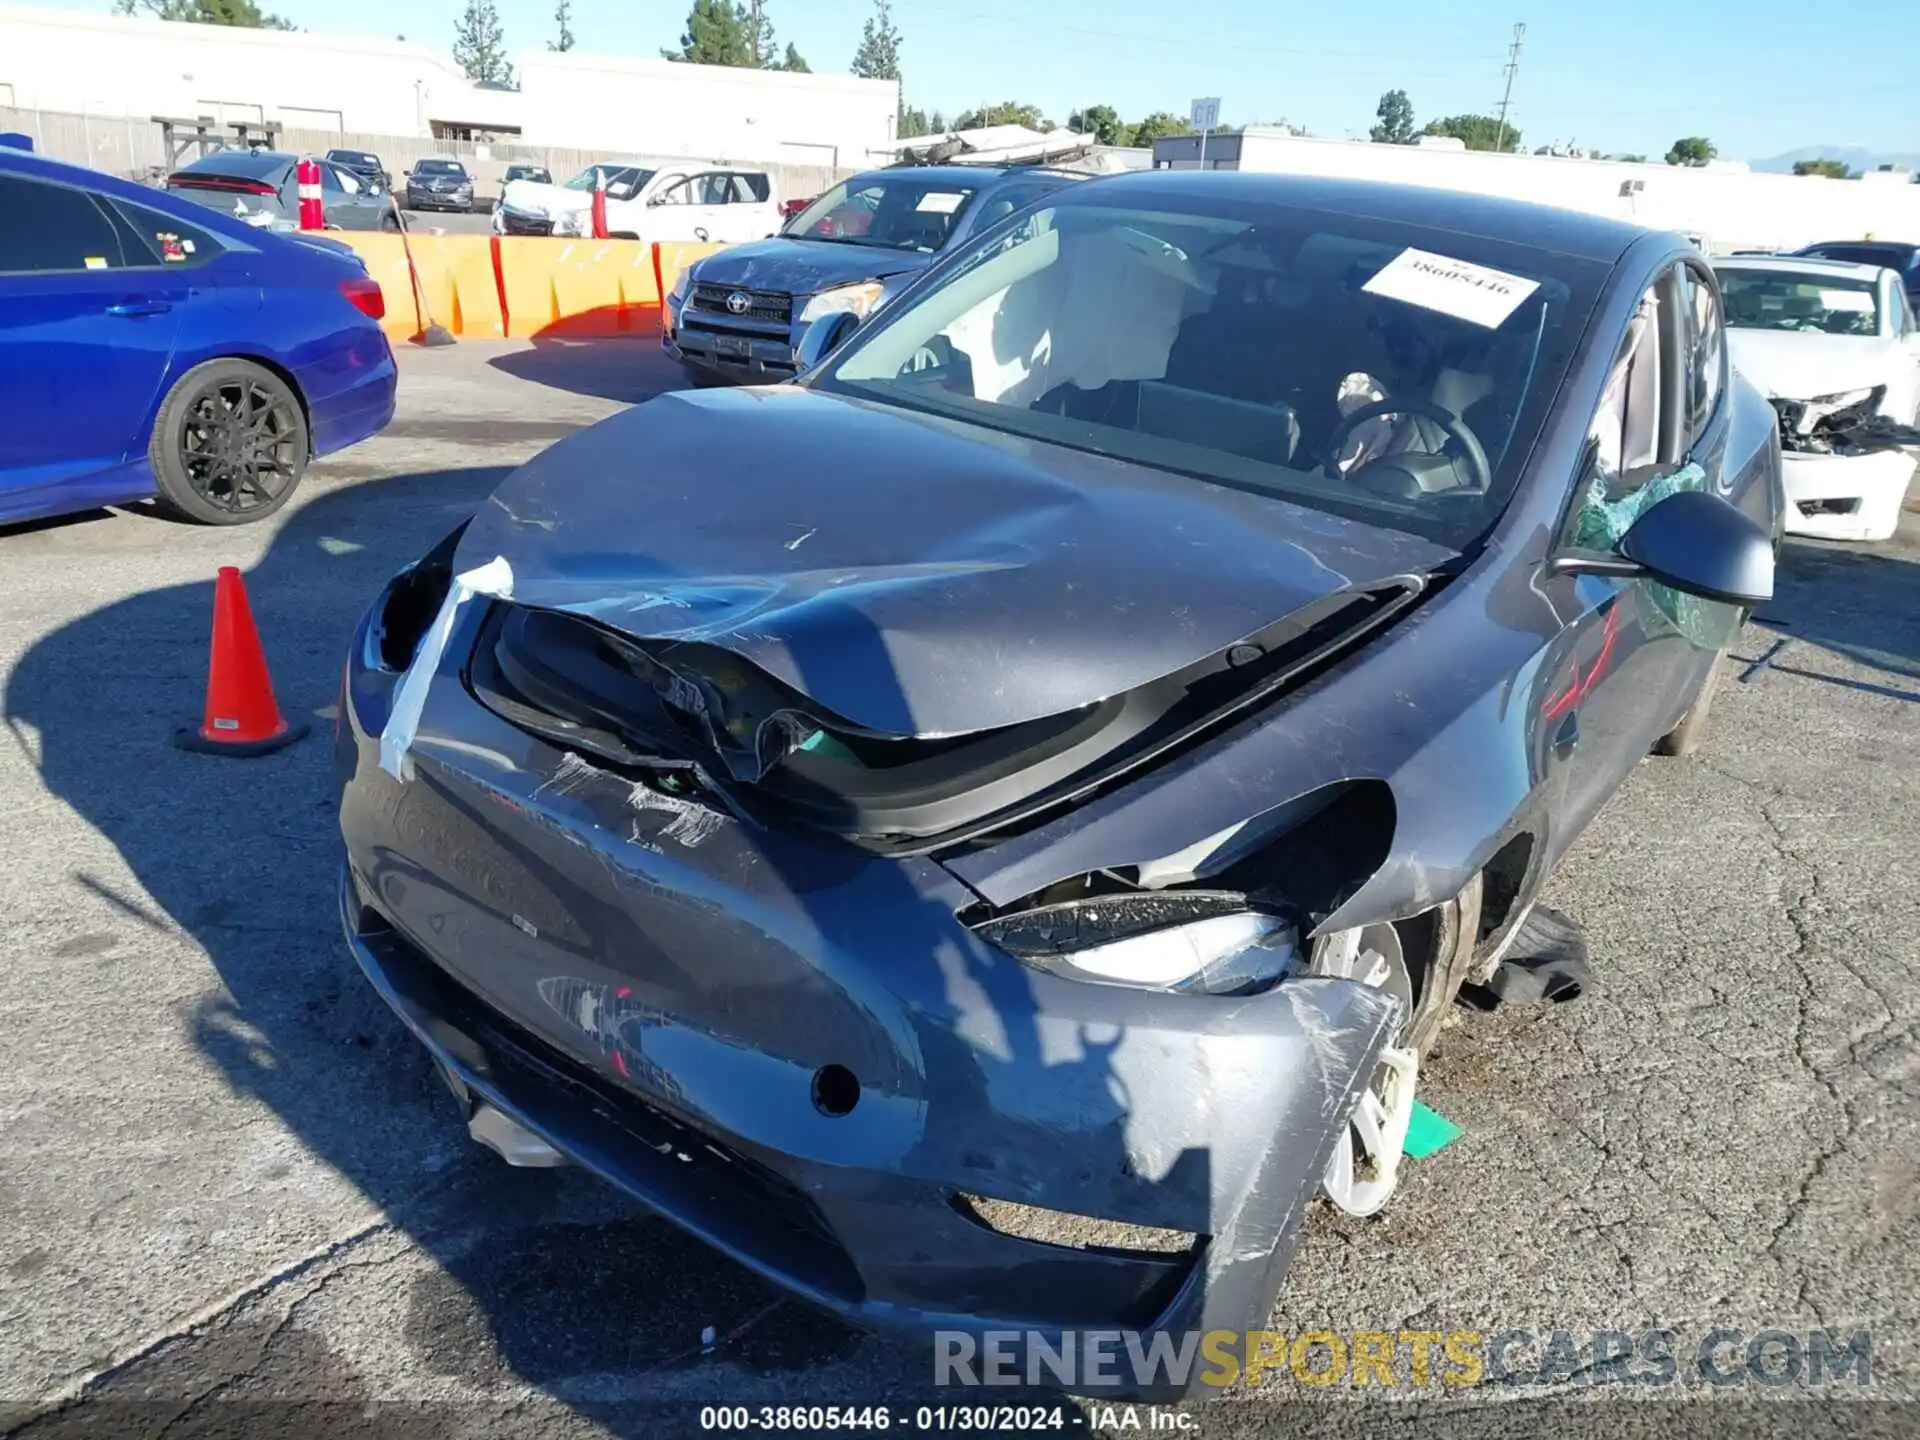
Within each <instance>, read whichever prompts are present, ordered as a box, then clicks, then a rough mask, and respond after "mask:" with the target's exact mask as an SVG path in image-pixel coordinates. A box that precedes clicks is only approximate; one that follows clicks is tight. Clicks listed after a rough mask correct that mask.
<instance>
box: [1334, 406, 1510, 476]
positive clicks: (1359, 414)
mask: <svg viewBox="0 0 1920 1440" xmlns="http://www.w3.org/2000/svg"><path fill="white" fill-rule="evenodd" d="M1383 415H1418V416H1419V417H1420V418H1421V419H1422V420H1431V421H1432V422H1433V423H1434V424H1436V425H1438V426H1439V427H1440V428H1441V429H1442V430H1444V431H1446V432H1447V444H1446V447H1445V448H1446V449H1448V450H1451V451H1457V452H1458V453H1459V455H1460V457H1461V458H1462V459H1464V460H1465V461H1466V462H1467V468H1468V469H1469V470H1471V471H1472V472H1473V481H1474V488H1475V489H1477V490H1481V491H1486V490H1491V489H1492V488H1493V466H1492V465H1490V464H1489V463H1488V462H1487V452H1486V450H1485V449H1484V448H1482V446H1481V444H1480V437H1479V436H1477V435H1475V434H1474V433H1473V431H1471V430H1469V429H1468V428H1467V422H1466V421H1464V420H1462V419H1461V418H1460V417H1459V416H1458V415H1456V414H1454V413H1453V411H1451V410H1449V409H1447V408H1446V407H1445V406H1444V405H1436V404H1434V403H1433V402H1432V401H1431V400H1376V401H1374V402H1373V403H1372V404H1371V405H1362V406H1361V407H1360V408H1359V409H1358V410H1355V411H1354V412H1353V413H1352V414H1351V415H1348V416H1347V417H1346V418H1345V419H1343V420H1342V421H1341V422H1340V423H1339V424H1338V425H1336V426H1334V427H1333V434H1332V435H1330V436H1328V437H1327V458H1326V463H1324V464H1323V465H1322V466H1321V467H1320V473H1321V474H1322V475H1325V476H1326V477H1327V479H1329V480H1342V479H1345V478H1346V477H1345V476H1343V475H1342V474H1341V473H1340V447H1341V446H1343V445H1345V444H1346V443H1347V440H1348V439H1349V437H1351V436H1352V434H1353V432H1354V431H1356V430H1358V429H1359V428H1360V427H1361V426H1362V425H1364V424H1366V423H1367V421H1369V420H1378V419H1379V418H1380V417H1381V416H1383ZM1382 458H1385V457H1382Z"/></svg>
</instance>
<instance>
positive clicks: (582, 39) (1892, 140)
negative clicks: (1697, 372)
mask: <svg viewBox="0 0 1920 1440" xmlns="http://www.w3.org/2000/svg"><path fill="white" fill-rule="evenodd" d="M63 3H67V4H70V5H73V6H75V7H76V8H82V9H104V8H106V0H63ZM464 3H465V0H264V3H263V8H265V9H268V10H271V11H274V12H277V13H280V14H284V15H286V16H287V17H288V18H290V19H292V20H293V21H295V22H296V23H297V24H299V25H301V26H302V27H304V28H306V29H310V30H333V31H347V32H353V33H360V34H366V35H374V36H379V37H381V38H388V39H390V38H392V37H393V36H394V35H395V34H404V35H405V36H406V37H407V38H408V39H410V40H415V41H422V42H427V43H434V44H450V43H451V40H452V35H453V24H454V19H455V17H456V16H457V14H458V13H459V11H460V9H461V8H462V7H463V5H464ZM497 3H498V5H499V9H500V13H501V18H502V20H503V21H504V23H505V26H506V32H507V41H508V43H509V45H510V46H512V47H514V48H516V49H517V48H521V47H529V46H537V45H541V44H544V43H545V42H546V41H547V40H549V39H551V38H552V36H553V34H554V26H553V19H552V14H553V6H554V0H497ZM765 4H766V8H767V11H768V14H769V15H770V16H771V18H772V19H773V21H774V26H775V30H776V33H777V34H778V36H779V38H780V40H781V41H782V42H785V41H788V40H791V41H793V42H794V43H795V44H796V45H797V46H798V47H799V49H800V51H801V53H802V54H803V55H804V56H805V57H806V58H807V61H808V63H809V64H811V65H812V66H813V68H814V69H816V70H844V69H845V68H846V66H847V64H848V62H849V61H850V60H851V59H852V57H853V51H854V47H855V45H856V44H857V43H858V41H859V36H860V26H861V22H862V21H863V20H864V19H865V17H866V16H867V14H869V13H870V11H871V0H765ZM893 11H894V20H895V23H896V25H897V26H898V27H899V29H900V32H901V36H902V40H903V42H904V44H903V50H902V70H903V72H904V77H905V88H906V95H907V103H909V104H912V105H918V106H921V107H923V108H927V109H934V108H938V109H941V110H944V111H946V112H948V113H949V114H952V113H953V112H955V111H957V110H961V109H966V108H971V107H974V106H977V105H980V104H983V103H986V102H989V101H998V100H1020V101H1030V102H1032V103H1034V104H1037V105H1039V106H1040V107H1041V109H1042V110H1043V111H1044V112H1046V113H1047V114H1048V115H1050V116H1052V117H1053V118H1054V119H1056V120H1064V119H1065V118H1066V116H1067V114H1068V112H1069V111H1071V110H1073V109H1076V108H1078V107H1079V106H1081V105H1086V104H1095V103H1105V104H1110V105H1113V106H1115V107H1116V108H1117V109H1118V110H1119V111H1120V112H1121V114H1122V115H1124V116H1126V117H1128V118H1137V117H1139V116H1140V115H1142V114H1144V113H1146V112H1148V111H1152V110H1172V111H1175V112H1176V113H1180V114H1185V113H1186V110H1187V105H1188V102H1189V101H1190V100H1191V99H1193V98H1194V97H1195V96H1200V95H1217V96H1219V97H1220V99H1221V118H1222V122H1223V123H1226V124H1237V123H1242V122H1247V121H1274V120H1280V119H1286V120H1291V121H1293V122H1295V123H1297V124H1302V125H1305V126H1306V127H1307V128H1308V129H1309V130H1311V131H1312V132H1313V133H1314V134H1316V135H1331V136H1341V135H1348V134H1354V133H1364V132H1365V130H1366V128H1367V127H1368V126H1369V125H1370V124H1372V123H1373V111H1374V107H1375V105H1376V104H1377V102H1378V100H1379V97H1380V94H1381V92H1382V91H1385V90H1388V89H1392V88H1396V87H1397V88H1400V89H1404V90H1405V91H1407V93H1408V95H1409V96H1410V97H1411V99H1412V101H1413V105H1414V112H1415V115H1416V117H1417V118H1418V119H1419V120H1420V121H1421V122H1422V123H1424V122H1425V121H1426V120H1427V119H1429V118H1432V117H1435V116H1440V115H1448V114H1453V113H1456V112H1459V111H1470V110H1477V111H1482V112H1487V113H1491V112H1492V111H1493V110H1494V108H1495V106H1496V104H1497V103H1498V101H1499V99H1500V93H1501V88H1502V84H1503V75H1502V68H1501V67H1502V66H1503V65H1504V64H1505V62H1506V58H1507V55H1506V48H1507V44H1508V42H1509V40H1510V39H1511V37H1512V29H1513V25H1514V22H1516V21H1524V22H1525V23H1526V26H1527V33H1526V39H1525V43H1524V46H1523V48H1522V50H1521V53H1520V69H1519V73H1518V78H1517V80H1516V82H1515V85H1514V90H1513V107H1512V110H1511V111H1510V114H1511V116H1512V117H1513V123H1515V124H1516V125H1518V126H1519V128H1520V130H1521V132H1522V134H1523V137H1524V141H1525V143H1526V145H1527V146H1528V148H1532V147H1534V146H1537V145H1542V144H1546V143H1549V142H1572V143H1576V144H1578V145H1580V146H1581V147H1583V148H1587V147H1597V148H1599V149H1601V150H1604V151H1608V152H1611V153H1620V152H1644V153H1646V154H1648V155H1650V156H1653V157H1655V158H1658V157H1659V156H1660V155H1662V154H1664V153H1665V152H1666V149H1667V146H1668V145H1669V144H1670V143H1671V142H1672V141H1673V140H1674V138H1675V137H1677V136H1680V135H1695V134H1704V135H1707V136H1708V137H1709V138H1710V139H1712V140H1713V141H1714V143H1715V144H1716V145H1718V146H1719V148H1720V152H1721V154H1723V155H1725V156H1727V157H1729V158H1746V159H1759V158H1763V157H1765V156H1768V155H1772V154H1776V153H1778V152H1780V151H1782V150H1787V149H1792V148H1797V147H1799V146H1802V145H1812V144H1819V143H1831V144H1836V145H1862V146H1866V147H1868V148H1870V149H1874V150H1880V151H1920V80H1917V79H1916V77H1915V70H1914V57H1913V37H1914V35H1915V33H1916V32H1915V29H1914V20H1913V15H1914V13H1915V12H1914V9H1913V0H1827V3H1824V4H1809V3H1807V0H1606V3H1591V0H1587V3H1570V0H1559V3H1557V4H1553V5H1545V4H1540V3H1539V0H1505V3H1497V0H1449V3H1445V4H1441V3H1435V0H1366V3H1361V4H1346V5H1341V4H1329V3H1325V0H1321V3H1314V4H1300V3H1295V4H1275V3H1263V0H1206V3H1198V4H1194V3H1188V4H1174V3H1167V0H895V3H894V7H893ZM685 14H686V0H573V31H574V35H575V37H576V41H577V43H578V45H579V46H580V48H582V49H589V50H596V51H604V52H608V53H613V54H626V55H649V56H650V55H654V54H657V53H658V50H659V48H660V47H661V46H662V45H668V44H672V43H673V42H674V41H675V40H676V39H677V37H678V36H679V34H680V30H681V28H682V21H683V20H684V18H685ZM1875 37H1878V38H1877V39H1876V38H1875Z"/></svg>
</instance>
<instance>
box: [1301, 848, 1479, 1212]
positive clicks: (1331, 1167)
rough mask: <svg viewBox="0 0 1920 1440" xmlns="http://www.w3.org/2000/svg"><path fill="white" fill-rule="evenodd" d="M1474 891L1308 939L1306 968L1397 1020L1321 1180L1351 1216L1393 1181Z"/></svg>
mask: <svg viewBox="0 0 1920 1440" xmlns="http://www.w3.org/2000/svg"><path fill="white" fill-rule="evenodd" d="M1481 893H1482V880H1481V877H1479V876H1475V877H1474V878H1473V880H1471V881H1470V882H1468V884H1467V887H1466V889H1464V890H1462V891H1461V892H1460V894H1459V895H1457V896H1455V897H1454V898H1453V899H1452V900H1450V901H1448V902H1447V903H1446V904H1445V905H1442V906H1440V907H1438V908H1437V909H1434V910H1429V911H1427V912H1426V913H1425V914H1424V915H1418V916H1415V917H1414V918H1412V919H1411V920H1399V921H1391V922H1388V921H1381V922H1379V923H1377V924H1373V925H1363V926H1359V927H1356V928H1354V929H1351V930H1340V931H1336V932H1334V933H1332V934H1330V935H1323V936H1321V937H1320V938H1319V939H1317V940H1316V941H1315V942H1314V945H1313V951H1312V957H1311V960H1310V963H1309V969H1310V970H1311V972H1312V973H1313V974H1315V975H1325V976H1328V977H1331V978H1336V979H1342V980H1352V981H1356V982H1358V983H1359V984H1362V985H1365V986H1367V987H1369V988H1370V989H1375V990H1379V991H1381V992H1382V993H1384V994H1387V995H1390V996H1392V997H1393V999H1394V1000H1395V1001H1397V1002H1398V1003H1399V1006H1400V1013H1401V1015H1402V1016H1403V1017H1404V1020H1403V1022H1402V1024H1401V1026H1400V1030H1399V1033H1398V1034H1396V1035H1395V1036H1394V1037H1393V1039H1392V1040H1390V1041H1389V1042H1388V1044H1387V1046H1386V1048H1385V1049H1383V1050H1382V1051H1381V1052H1380V1059H1379V1062H1378V1064H1377V1066H1376V1068H1375V1070H1374V1074H1373V1077H1372V1080H1371V1082H1370V1083H1369V1084H1368V1086H1367V1088H1366V1089H1365V1090H1364V1091H1362V1092H1361V1095H1360V1100H1359V1103H1358V1104H1356V1105H1355V1106H1354V1109H1353V1114H1352V1115H1351V1116H1350V1117H1349V1118H1348V1121H1347V1127H1346V1129H1345V1130H1344V1131H1343V1132H1342V1133H1341V1136H1340V1139H1339V1141H1338V1142H1337V1143H1336V1144H1335V1146H1334V1150H1333V1155H1332V1157H1331V1158H1330V1159H1329V1160H1328V1162H1327V1168H1326V1172H1325V1174H1324V1175H1323V1176H1322V1178H1321V1190H1322V1193H1324V1194H1325V1195H1326V1197H1327V1199H1328V1200H1329V1201H1331V1202H1332V1204H1333V1205H1334V1207H1335V1208H1336V1209H1339V1210H1342V1211H1344V1212H1345V1213H1347V1214H1349V1215H1355V1216H1368V1215H1376V1214H1378V1213H1379V1212H1380V1210H1381V1209H1382V1208H1383V1207H1384V1206H1385V1205H1386V1203H1387V1201H1388V1200H1390V1199H1392V1198H1393V1193H1394V1191H1395V1190H1396V1189H1397V1188H1398V1187H1399V1183H1400V1161H1401V1158H1402V1155H1403V1153H1404V1151H1405V1148H1406V1143H1407V1131H1408V1128H1409V1127H1410V1126H1411V1124H1412V1121H1413V1106H1414V1098H1415V1095H1414V1092H1415V1090H1416V1089H1417V1088H1418V1086H1419V1083H1420V1062H1421V1061H1422V1060H1423V1059H1424V1058H1425V1057H1426V1053H1427V1051H1428V1050H1429V1049H1431V1048H1432V1045H1433V1042H1434V1040H1435V1039H1436V1038H1437V1037H1438V1036H1439V1033H1440V1026H1441V1024H1442V1023H1443V1022H1444V1020H1445V1019H1446V1014H1447V1011H1448V1010H1449V1009H1450V1008H1451V1007H1452V1005H1453V1000H1454V997H1455V996H1456V995H1457V994H1459V991H1460V985H1461V982H1462V981H1463V980H1464V979H1465V978H1466V974H1467V971H1468V969H1469V968H1470V967H1471V964H1472V960H1473V949H1474V942H1475V939H1476V938H1477V936H1478V933H1479V926H1480V901H1481Z"/></svg>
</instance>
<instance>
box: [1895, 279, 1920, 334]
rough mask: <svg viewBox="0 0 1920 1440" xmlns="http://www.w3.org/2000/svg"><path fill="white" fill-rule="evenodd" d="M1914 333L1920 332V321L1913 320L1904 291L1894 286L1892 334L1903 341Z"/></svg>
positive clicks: (1911, 309)
mask: <svg viewBox="0 0 1920 1440" xmlns="http://www.w3.org/2000/svg"><path fill="white" fill-rule="evenodd" d="M1916 332H1920V320H1915V319H1914V314H1913V306H1912V304H1911V303H1910V302H1909V301H1908V300H1907V294H1906V291H1904V290H1902V289H1901V288H1900V287H1899V286H1897V285H1896V286H1894V287H1893V333H1894V334H1896V335H1898V336H1899V337H1900V338H1901V339H1905V338H1906V337H1908V336H1909V335H1913V334H1915V333H1916Z"/></svg>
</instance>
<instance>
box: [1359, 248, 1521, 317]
mask: <svg viewBox="0 0 1920 1440" xmlns="http://www.w3.org/2000/svg"><path fill="white" fill-rule="evenodd" d="M1361 288H1362V289H1363V290H1365V291H1366V292H1367V293H1368V294H1370V295H1384V296H1386V297H1387V298H1388V299H1389V300H1404V301H1405V302H1406V303H1407V304H1409V305H1418V306H1420V307H1421V308H1422V309H1425V310H1438V311H1439V312H1440V313H1441V314H1442V315H1451V316H1453V317H1454V318H1456V319H1459V320H1466V321H1468V322H1470V323H1472V324H1474V325H1484V326H1486V327H1487V329H1489V330H1496V329H1498V328H1499V327H1500V325H1501V324H1502V323H1503V322H1504V321H1505V320H1506V318H1507V317H1508V316H1509V315H1511V314H1513V312H1514V311H1515V310H1517V309H1519V308H1520V302H1521V301H1523V300H1525V299H1526V298H1527V297H1528V296H1529V295H1531V294H1532V293H1533V292H1534V291H1536V290H1538V289H1539V288H1540V282H1539V281H1538V280H1528V279H1525V278H1524V277H1522V276H1519V275H1509V274H1507V273H1506V271H1504V270H1491V269H1489V268H1487V267H1486V266H1485V265H1474V264H1470V263H1469V262H1467V261H1465V260H1453V259H1449V258H1448V257H1447V256H1445V255H1435V254H1434V253H1433V252H1432V251H1429V250H1412V249H1408V250H1402V251H1401V252H1400V253H1399V254H1398V255H1396V256H1394V257H1393V259H1391V260H1389V261H1388V262H1387V263H1386V264H1385V265H1383V266H1382V267H1381V268H1380V271H1379V273H1378V274H1376V275H1375V276H1374V277H1373V278H1372V279H1371V280H1369V281H1367V283H1366V284H1365V285H1363V286H1362V287H1361Z"/></svg>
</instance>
